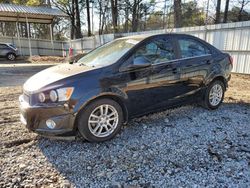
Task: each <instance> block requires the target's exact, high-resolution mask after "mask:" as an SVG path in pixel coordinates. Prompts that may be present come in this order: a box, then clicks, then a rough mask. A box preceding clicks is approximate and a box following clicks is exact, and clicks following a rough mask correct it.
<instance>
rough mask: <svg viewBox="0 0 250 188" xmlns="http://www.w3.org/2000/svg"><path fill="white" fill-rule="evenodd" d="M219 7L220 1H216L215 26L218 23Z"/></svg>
mask: <svg viewBox="0 0 250 188" xmlns="http://www.w3.org/2000/svg"><path fill="white" fill-rule="evenodd" d="M220 5H221V0H217V5H216V15H215V23H216V24H218V23H220Z"/></svg>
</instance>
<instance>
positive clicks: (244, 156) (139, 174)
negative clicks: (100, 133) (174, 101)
mask: <svg viewBox="0 0 250 188" xmlns="http://www.w3.org/2000/svg"><path fill="white" fill-rule="evenodd" d="M0 82H1V78H0ZM20 93H21V87H20V86H16V87H0V187H49V186H50V187H176V186H178V187H204V186H206V187H249V185H250V76H244V75H233V76H232V81H231V82H230V87H229V90H228V91H227V93H226V96H225V102H224V104H223V105H222V106H221V107H220V108H219V109H218V110H215V111H208V110H205V109H203V108H201V107H199V106H195V105H194V106H183V107H180V108H175V109H171V110H166V111H163V112H161V113H156V114H152V115H148V116H144V117H141V118H137V119H134V120H132V121H131V122H129V123H128V125H127V126H125V127H124V128H123V130H122V132H121V134H120V135H118V136H117V137H116V138H115V139H113V140H110V141H107V142H105V143H94V144H93V143H88V142H85V141H82V140H76V141H59V140H50V139H46V138H42V137H40V136H37V135H36V134H34V133H29V132H28V131H27V130H26V129H25V127H24V126H23V125H21V123H20V122H19V115H18V113H19V111H18V102H17V98H18V95H20Z"/></svg>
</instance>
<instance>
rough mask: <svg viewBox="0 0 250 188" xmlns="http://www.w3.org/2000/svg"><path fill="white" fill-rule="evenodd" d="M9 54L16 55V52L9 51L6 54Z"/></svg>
mask: <svg viewBox="0 0 250 188" xmlns="http://www.w3.org/2000/svg"><path fill="white" fill-rule="evenodd" d="M9 54H13V55H14V56H16V54H15V53H14V52H8V53H7V54H6V56H8V55H9Z"/></svg>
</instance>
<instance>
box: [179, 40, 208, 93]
mask: <svg viewBox="0 0 250 188" xmlns="http://www.w3.org/2000/svg"><path fill="white" fill-rule="evenodd" d="M176 42H177V45H178V49H179V58H180V69H181V70H180V72H181V74H180V80H181V82H182V85H183V90H184V92H183V93H184V97H185V96H187V97H188V96H190V95H192V94H195V93H196V92H198V91H199V90H200V89H201V87H202V86H203V84H204V82H205V79H206V77H207V75H208V73H209V70H210V69H211V66H212V63H213V57H212V53H211V50H210V49H209V47H208V46H206V44H205V43H202V42H201V41H199V40H198V39H195V38H193V37H181V36H178V37H177V39H176Z"/></svg>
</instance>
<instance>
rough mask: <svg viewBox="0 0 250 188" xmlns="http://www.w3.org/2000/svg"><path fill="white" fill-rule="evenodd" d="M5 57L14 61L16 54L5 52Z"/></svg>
mask: <svg viewBox="0 0 250 188" xmlns="http://www.w3.org/2000/svg"><path fill="white" fill-rule="evenodd" d="M7 59H8V60H10V61H14V60H15V59H16V55H15V54H14V53H9V54H7Z"/></svg>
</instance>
